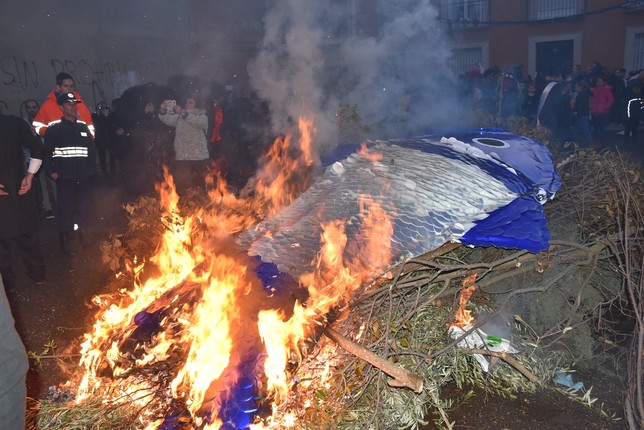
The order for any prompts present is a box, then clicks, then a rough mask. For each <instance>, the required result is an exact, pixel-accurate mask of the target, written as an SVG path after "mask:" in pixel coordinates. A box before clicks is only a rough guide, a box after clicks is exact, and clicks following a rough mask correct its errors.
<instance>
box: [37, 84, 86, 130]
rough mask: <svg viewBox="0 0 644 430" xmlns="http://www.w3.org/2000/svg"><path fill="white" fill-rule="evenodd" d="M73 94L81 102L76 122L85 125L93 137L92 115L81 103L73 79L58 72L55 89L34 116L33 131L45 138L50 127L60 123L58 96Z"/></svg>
mask: <svg viewBox="0 0 644 430" xmlns="http://www.w3.org/2000/svg"><path fill="white" fill-rule="evenodd" d="M70 92H71V93H74V97H75V99H77V100H79V101H81V103H80V104H79V105H78V122H79V123H81V124H85V125H86V126H87V128H88V129H89V131H90V133H91V134H92V138H93V137H94V134H95V133H94V123H93V121H92V114H91V113H90V111H89V109H88V108H87V106H85V104H84V103H82V101H83V99H82V98H81V96H80V94H78V92H77V91H76V85H75V84H74V78H73V77H72V75H70V74H69V73H65V72H60V73H59V74H58V75H56V88H54V89H53V90H52V92H50V93H49V96H47V100H45V102H44V103H43V104H42V106H40V110H39V111H38V113H37V114H36V117H35V118H34V121H33V122H32V124H31V125H32V126H33V128H34V131H35V132H36V133H38V134H39V135H40V136H42V137H45V132H46V131H47V128H49V127H50V126H52V125H54V124H56V123H59V122H60V113H61V112H60V105H59V104H58V101H57V97H58V96H59V95H60V94H66V93H70Z"/></svg>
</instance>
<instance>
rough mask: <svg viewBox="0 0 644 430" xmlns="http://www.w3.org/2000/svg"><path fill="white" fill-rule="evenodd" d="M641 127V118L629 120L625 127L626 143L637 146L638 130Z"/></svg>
mask: <svg viewBox="0 0 644 430" xmlns="http://www.w3.org/2000/svg"><path fill="white" fill-rule="evenodd" d="M639 125H640V119H639V118H627V119H626V123H625V127H624V143H629V140H630V143H632V144H633V145H635V144H637V129H638V128H639Z"/></svg>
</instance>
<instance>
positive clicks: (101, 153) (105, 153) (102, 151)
mask: <svg viewBox="0 0 644 430" xmlns="http://www.w3.org/2000/svg"><path fill="white" fill-rule="evenodd" d="M96 152H97V153H98V163H99V165H100V166H101V173H102V174H103V180H108V179H109V180H112V181H113V180H115V179H116V156H115V155H114V151H113V150H112V149H111V148H108V147H107V146H105V145H96ZM108 160H109V162H110V170H109V173H108V170H107V161H108Z"/></svg>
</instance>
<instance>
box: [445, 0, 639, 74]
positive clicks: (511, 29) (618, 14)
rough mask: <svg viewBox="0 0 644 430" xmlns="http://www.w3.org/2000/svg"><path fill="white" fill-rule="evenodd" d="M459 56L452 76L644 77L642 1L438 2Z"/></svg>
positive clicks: (456, 57)
mask: <svg viewBox="0 0 644 430" xmlns="http://www.w3.org/2000/svg"><path fill="white" fill-rule="evenodd" d="M433 2H434V4H435V5H436V6H437V7H438V8H440V15H439V19H440V21H441V23H443V25H445V26H446V28H447V32H448V34H449V37H450V41H451V46H452V50H453V57H452V68H453V70H454V71H455V72H457V73H464V72H466V71H468V70H470V69H472V68H473V67H476V66H477V65H478V64H481V65H482V66H483V67H485V68H487V67H494V66H498V67H500V68H501V69H502V70H503V69H506V68H509V67H514V66H518V65H522V66H523V69H524V73H529V74H531V75H532V76H533V77H534V76H535V75H536V74H537V72H539V73H542V74H548V73H564V74H570V73H571V71H572V69H573V67H574V66H575V65H580V66H582V68H586V67H588V66H590V65H591V64H592V63H594V62H598V63H600V64H601V65H603V66H604V67H606V68H608V69H609V70H611V71H612V70H613V69H617V68H622V67H623V68H625V69H626V72H627V73H629V72H630V71H637V70H640V69H644V0H636V1H621V0H433Z"/></svg>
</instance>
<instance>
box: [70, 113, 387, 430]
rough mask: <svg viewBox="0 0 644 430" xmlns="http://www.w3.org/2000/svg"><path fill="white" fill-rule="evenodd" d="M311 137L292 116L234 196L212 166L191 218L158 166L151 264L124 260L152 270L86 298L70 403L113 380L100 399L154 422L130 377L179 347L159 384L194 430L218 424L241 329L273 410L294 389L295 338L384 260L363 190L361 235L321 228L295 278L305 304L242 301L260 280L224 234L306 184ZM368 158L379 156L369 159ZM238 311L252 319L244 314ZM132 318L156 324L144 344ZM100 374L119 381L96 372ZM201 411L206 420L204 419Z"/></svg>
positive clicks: (383, 230) (378, 212)
mask: <svg viewBox="0 0 644 430" xmlns="http://www.w3.org/2000/svg"><path fill="white" fill-rule="evenodd" d="M315 133H316V130H315V127H314V125H313V121H311V120H307V119H300V122H299V140H298V139H293V137H292V136H284V137H283V138H279V139H276V141H275V142H274V145H273V146H272V148H271V149H270V150H269V152H268V154H267V156H266V159H265V162H264V164H263V165H262V167H261V169H260V170H259V171H258V173H257V175H256V176H255V177H254V179H253V180H252V181H250V184H251V187H252V188H250V187H249V188H247V189H245V190H244V192H243V193H242V195H241V197H237V196H235V195H234V194H233V193H231V192H230V191H228V188H227V186H226V182H225V180H224V178H223V177H221V175H220V174H219V173H218V172H211V173H210V175H209V177H208V178H207V181H206V182H207V185H208V195H209V199H210V201H209V202H208V204H206V205H205V206H204V207H199V208H193V209H190V210H189V211H188V212H189V213H182V211H184V212H186V211H187V210H186V208H184V207H181V206H180V204H179V203H180V196H179V195H178V194H177V192H176V189H175V186H174V181H173V179H172V176H170V174H169V172H168V171H167V169H166V170H165V182H164V183H163V184H159V185H158V187H157V190H158V192H159V195H160V204H161V207H162V209H163V212H164V216H163V222H164V226H165V227H166V230H165V232H164V234H163V236H162V240H161V243H160V245H159V247H158V249H157V250H156V252H155V254H154V256H153V257H151V258H150V261H149V262H144V263H141V264H138V266H137V265H133V267H134V269H133V270H137V271H139V273H140V274H143V272H147V271H148V270H147V267H148V266H149V265H153V266H154V267H155V269H156V270H155V271H154V273H155V275H153V276H150V275H149V274H148V276H149V277H148V278H147V279H145V280H143V281H140V280H138V277H137V281H136V282H135V284H134V285H133V287H132V289H131V290H130V291H121V292H120V293H119V294H117V295H113V296H107V295H105V296H98V297H95V298H94V303H95V304H96V305H97V306H98V307H99V311H98V313H97V315H96V318H95V322H94V326H93V329H92V331H91V332H90V333H87V334H86V335H85V341H84V342H83V344H82V350H81V353H82V358H81V362H80V364H81V367H82V368H83V369H84V375H83V377H82V381H81V383H80V386H79V390H78V392H79V395H78V396H77V401H79V402H80V401H82V400H83V399H85V398H87V397H89V396H91V395H92V393H94V392H96V390H98V389H99V388H100V387H102V385H103V384H111V385H109V387H110V388H111V389H110V390H108V392H109V393H110V394H109V396H112V398H111V399H106V400H112V401H116V399H122V400H120V401H122V402H130V403H132V404H135V405H137V406H138V407H140V409H141V411H142V412H141V415H140V418H139V419H140V421H141V423H142V424H143V425H145V426H146V428H156V427H157V426H158V425H159V424H160V421H162V420H159V416H158V412H159V411H160V410H163V409H164V407H163V405H156V406H154V402H151V400H150V399H151V398H154V396H155V393H158V390H159V387H158V386H155V383H153V382H152V381H149V380H146V379H145V378H139V377H137V376H136V368H143V367H145V366H150V365H153V364H155V363H163V362H166V361H167V360H170V359H171V358H172V359H174V360H175V361H173V363H175V362H176V361H177V357H178V356H179V355H181V354H183V355H181V359H180V360H179V364H178V366H177V369H176V372H175V373H174V376H173V378H172V379H171V381H170V380H169V381H170V382H169V386H168V387H165V388H166V389H169V390H170V391H171V393H172V397H173V398H174V399H175V400H176V401H180V402H183V403H184V404H185V405H186V407H187V408H188V410H189V412H190V414H191V415H192V418H193V420H194V422H195V423H196V424H197V425H199V426H203V428H204V429H216V428H219V423H218V421H217V416H218V412H219V411H218V408H219V407H220V405H221V401H222V399H221V398H219V396H220V395H221V392H222V391H221V390H220V388H221V386H224V388H226V387H225V385H226V384H232V383H234V382H235V381H236V379H237V377H238V376H239V375H235V374H234V371H232V370H231V368H230V364H231V363H232V362H234V360H235V359H236V357H234V355H235V354H236V352H235V345H238V344H239V342H240V339H242V338H243V336H245V335H246V336H247V335H248V332H251V333H252V334H253V335H254V334H255V333H256V334H257V335H258V336H259V338H261V341H262V342H263V344H264V346H265V349H266V352H267V355H266V358H265V359H264V361H263V363H262V365H263V369H264V373H265V375H264V377H265V381H266V384H265V387H266V391H267V393H268V394H269V395H271V396H272V397H273V399H274V402H275V404H276V405H278V404H280V402H282V401H283V400H284V399H286V396H287V395H288V392H289V390H290V388H291V385H292V379H291V375H289V373H288V371H289V370H290V369H289V363H291V362H299V361H301V360H302V354H303V352H305V351H304V350H305V348H304V343H305V341H306V339H307V337H310V336H311V334H312V332H313V331H314V328H315V327H316V325H320V324H323V320H324V317H325V315H326V314H327V313H328V312H329V311H330V310H331V309H332V308H335V307H341V306H344V305H346V304H347V302H348V301H349V300H350V298H351V297H352V296H353V295H354V294H355V292H356V290H357V289H358V288H359V287H361V286H362V285H364V283H365V282H367V281H369V280H371V279H372V278H373V277H374V275H377V274H379V271H382V270H384V269H386V267H387V266H388V265H389V264H390V262H391V235H392V233H393V221H392V220H391V218H390V217H389V216H388V215H387V213H386V211H385V210H383V208H382V206H381V204H380V203H379V201H378V200H377V199H376V198H372V197H368V196H362V197H360V200H359V208H360V218H361V224H360V225H361V230H360V231H359V232H358V234H357V236H356V237H355V238H353V239H351V240H349V239H348V238H347V235H346V232H345V223H346V222H345V221H344V220H336V221H332V222H329V223H327V224H326V225H324V226H322V227H323V228H322V234H321V238H320V242H321V250H320V252H319V254H318V256H317V258H316V259H315V260H314V261H313V262H311V271H310V273H307V274H305V275H303V276H302V277H301V279H300V283H301V285H302V286H303V287H305V288H307V289H308V293H309V298H308V300H307V301H306V303H300V302H296V303H295V304H294V306H293V309H292V310H289V312H288V313H286V312H285V310H278V309H259V308H255V307H253V305H250V304H248V303H250V302H252V300H251V297H252V296H253V292H254V291H256V290H257V288H256V286H255V287H254V285H255V284H256V283H258V281H257V280H256V278H255V274H254V272H253V271H252V270H250V266H249V262H248V259H247V257H245V256H236V255H235V254H234V253H233V252H232V251H230V249H231V248H232V247H233V246H232V242H233V239H232V236H233V235H235V234H237V233H239V232H242V231H244V230H247V229H248V228H249V227H251V226H252V225H254V224H256V223H257V222H258V214H259V215H260V217H261V216H265V215H270V214H273V213H275V212H276V211H278V210H279V209H281V208H282V207H284V206H286V205H288V204H290V203H291V202H292V201H293V200H294V199H295V198H296V197H297V196H298V194H299V193H301V192H302V191H303V190H305V189H306V188H307V187H308V186H309V183H310V180H311V170H312V167H313V165H314V164H315V162H314V156H313V150H312V148H313V142H314V139H315ZM364 153H365V154H367V151H366V149H365V151H364ZM370 157H373V160H374V161H377V160H378V157H377V155H374V154H371V155H370ZM370 159H371V158H370ZM144 267H145V268H146V270H143V269H144ZM141 277H143V276H141ZM258 307H261V306H258ZM242 309H243V311H244V312H245V313H249V314H252V315H251V316H250V317H249V316H245V315H242ZM253 312H254V313H253ZM142 317H150V318H157V319H158V321H157V322H158V327H159V329H158V330H157V332H153V333H152V334H148V335H147V336H149V338H145V340H144V341H138V340H137V341H134V342H133V339H138V338H136V336H141V334H140V333H139V332H140V331H141V326H140V325H139V323H138V322H137V318H142ZM249 320H250V322H249ZM251 325H252V328H251V327H250V326H251ZM144 336H145V335H144ZM133 345H134V346H133ZM132 348H135V349H134V350H133V349H132ZM133 358H135V359H133ZM296 364H297V363H296ZM326 370H327V372H328V366H327V369H326ZM105 374H111V375H112V376H113V377H117V376H118V378H115V379H112V380H110V378H104V377H103V376H101V375H105ZM318 376H319V375H318ZM133 393H136V395H135V394H133ZM102 395H105V396H108V395H107V394H103V393H102ZM204 415H209V416H211V417H212V420H213V421H212V422H210V423H205V422H204V419H203V416H204ZM293 420H294V415H292V414H289V413H285V414H282V415H281V417H280V421H279V423H278V424H276V422H273V424H275V425H276V426H277V427H279V428H288V427H292V426H293V425H294V424H290V423H294V421H293ZM269 421H270V420H269ZM252 428H253V429H257V430H258V429H260V428H264V427H263V426H262V425H261V424H255V425H253V426H252Z"/></svg>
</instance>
